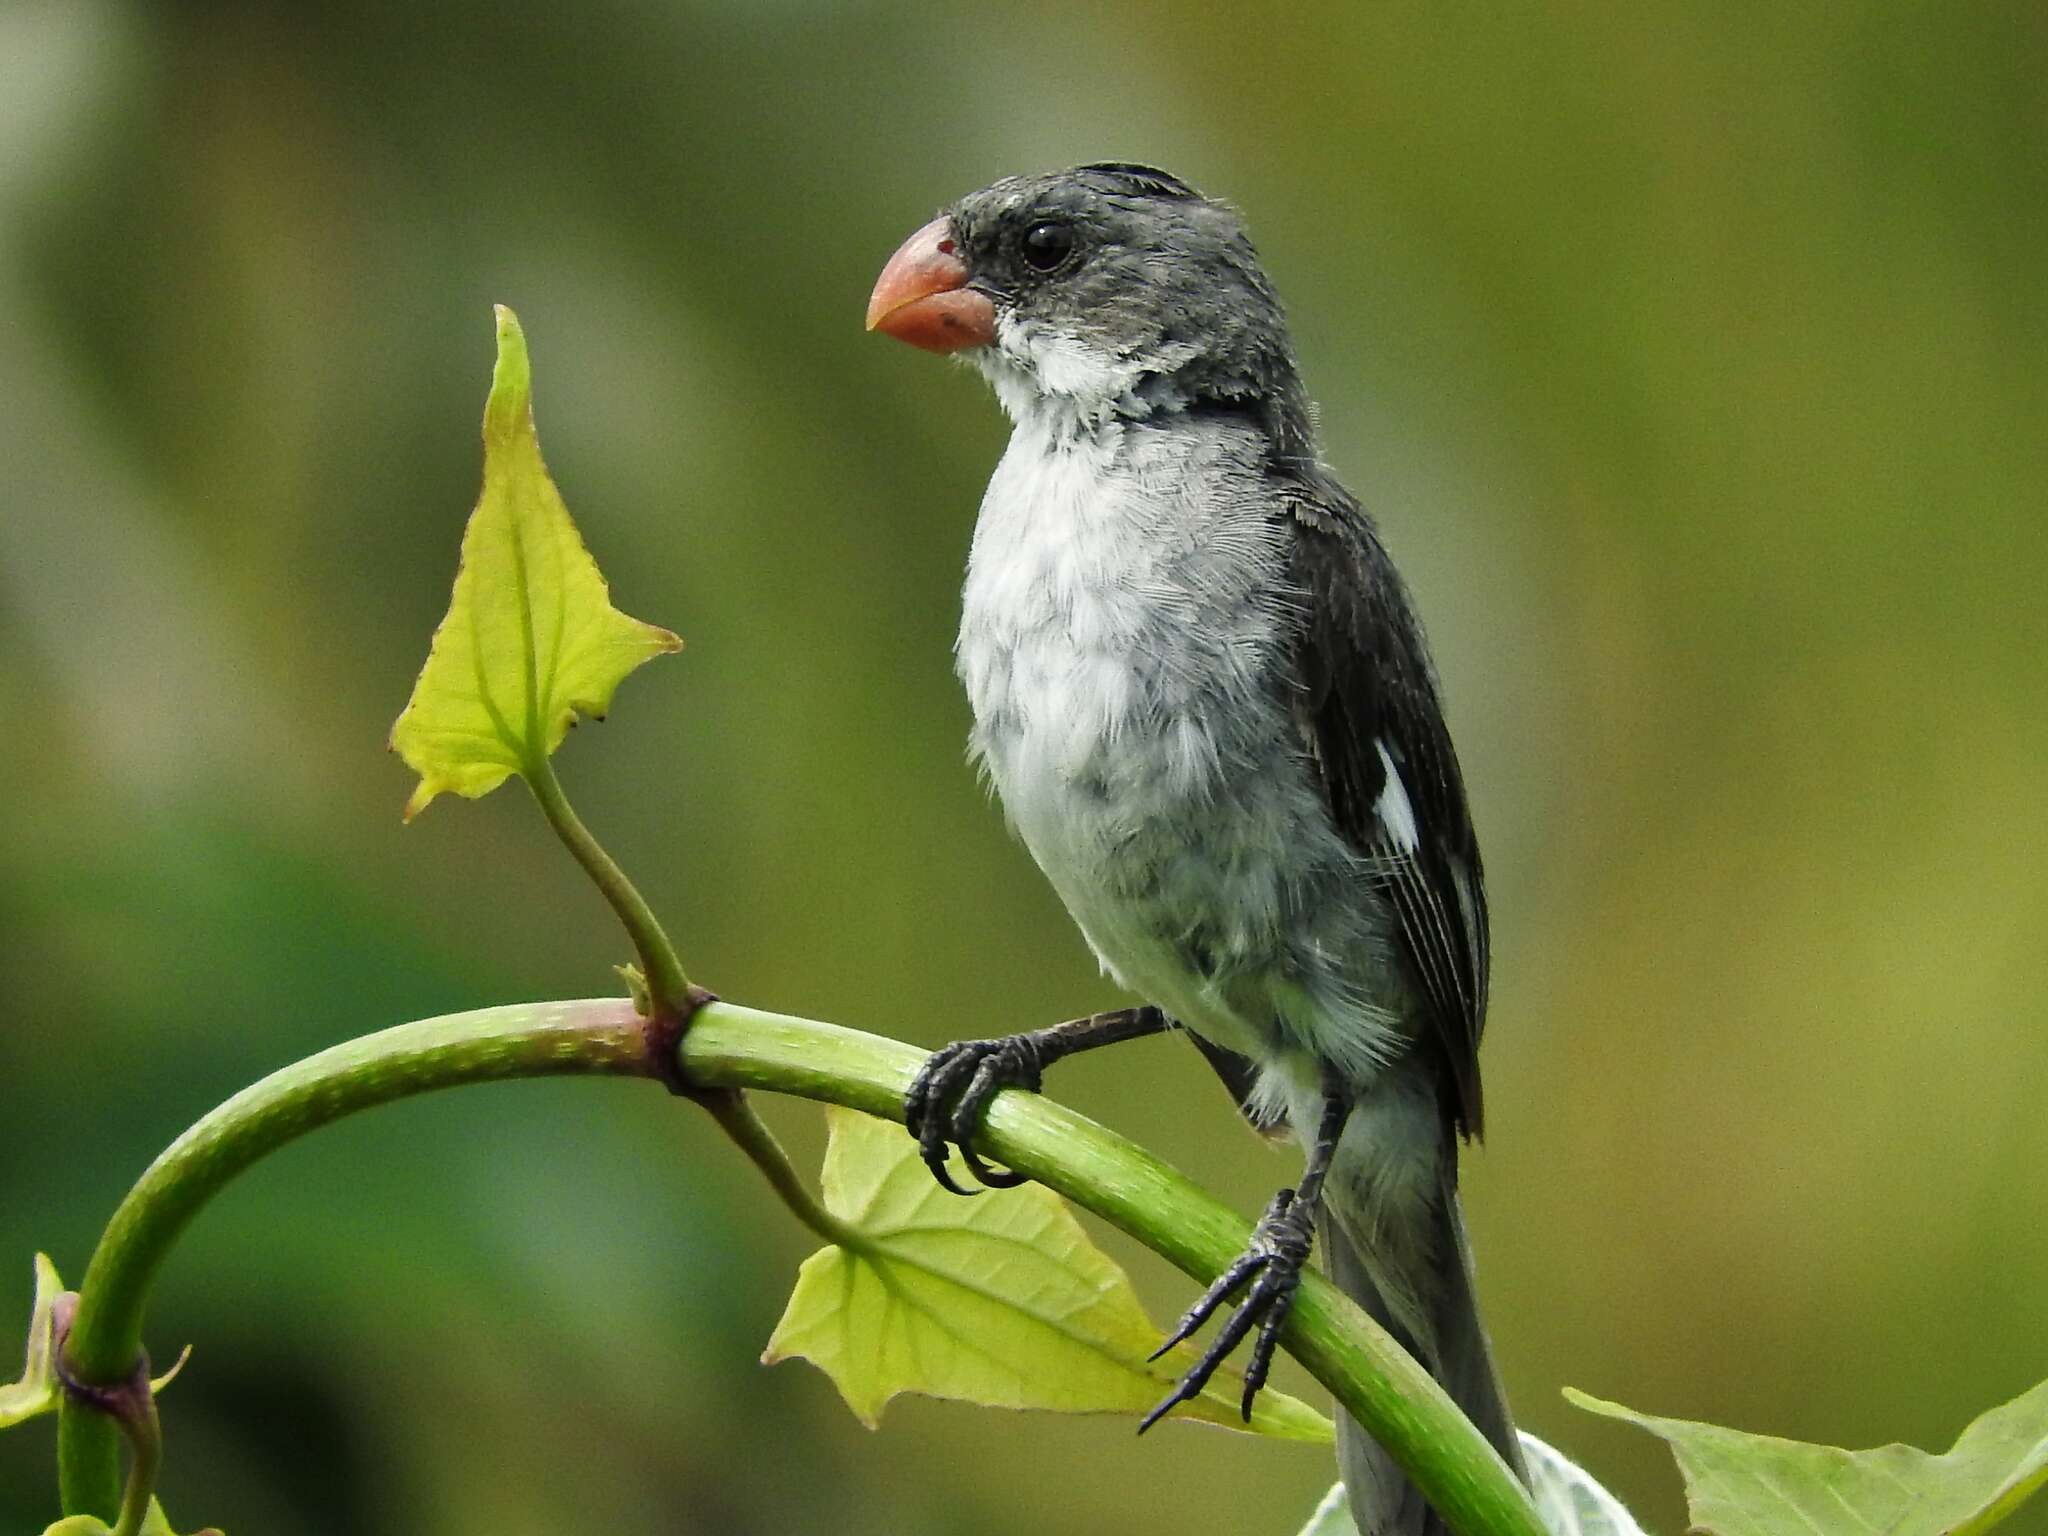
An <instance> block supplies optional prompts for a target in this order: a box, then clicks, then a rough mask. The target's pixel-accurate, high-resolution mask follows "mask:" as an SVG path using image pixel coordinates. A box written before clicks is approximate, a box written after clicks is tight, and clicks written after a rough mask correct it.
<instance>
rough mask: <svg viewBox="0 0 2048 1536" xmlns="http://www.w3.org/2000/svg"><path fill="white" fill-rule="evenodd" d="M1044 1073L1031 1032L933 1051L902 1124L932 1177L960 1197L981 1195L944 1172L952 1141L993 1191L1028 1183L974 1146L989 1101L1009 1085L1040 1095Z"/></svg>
mask: <svg viewBox="0 0 2048 1536" xmlns="http://www.w3.org/2000/svg"><path fill="white" fill-rule="evenodd" d="M1044 1071H1045V1055H1044V1051H1043V1050H1042V1048H1041V1046H1040V1044H1039V1040H1038V1039H1037V1038H1036V1037H1034V1036H1032V1035H1007V1036H1005V1037H1004V1038H1002V1039H1000V1040H956V1041H954V1042H953V1044H951V1045H949V1046H946V1047H945V1048H944V1049H943V1050H937V1051H934V1052H932V1054H931V1057H930V1059H929V1060H927V1061H926V1062H925V1064H924V1067H923V1069H922V1070H921V1071H920V1072H919V1073H918V1074H917V1078H916V1080H915V1081H914V1082H912V1083H911V1085H910V1092H909V1093H907V1094H906V1095H904V1098H903V1123H904V1124H905V1125H906V1126H907V1127H909V1130H910V1134H911V1135H913V1136H915V1137H916V1138H917V1145H918V1149H919V1152H920V1155H922V1156H923V1158H924V1164H925V1166H926V1167H927V1168H929V1169H931V1171H932V1177H933V1178H935V1179H937V1180H938V1181H939V1182H940V1183H941V1184H943V1185H944V1186H945V1187H946V1188H947V1189H950V1190H951V1191H952V1192H953V1193H954V1194H956V1195H978V1194H980V1193H981V1191H980V1190H978V1189H962V1188H961V1187H960V1186H959V1185H958V1184H956V1183H954V1182H953V1176H952V1174H950V1173H949V1172H947V1171H946V1144H947V1143H948V1142H952V1143H953V1144H954V1145H955V1146H957V1147H959V1149H960V1156H961V1158H962V1159H963V1160H964V1161H965V1162H966V1164H967V1171H968V1172H970V1173H972V1174H973V1175H974V1176H975V1178H977V1179H979V1180H980V1181H981V1182H982V1183H983V1184H985V1185H987V1186H988V1187H989V1188H990V1189H1013V1188H1015V1187H1016V1186H1017V1185H1019V1184H1022V1183H1024V1182H1026V1181H1025V1178H1024V1175H1023V1174H1021V1173H1013V1172H1011V1171H1010V1170H1009V1169H1007V1168H993V1167H990V1166H989V1164H987V1163H986V1162H984V1161H983V1160H982V1158H981V1155H980V1154H979V1153H977V1152H976V1151H975V1150H974V1133H975V1132H976V1131H977V1130H979V1129H980V1127H981V1116H982V1111H983V1110H985V1109H987V1108H988V1101H989V1100H990V1099H992V1098H994V1097H995V1096H996V1094H997V1093H999V1092H1000V1091H1002V1090H1003V1089H1005V1088H1029V1089H1030V1090H1031V1091H1032V1092H1033V1093H1036V1092H1037V1091H1038V1089H1039V1087H1040V1086H1041V1084H1042V1082H1043V1078H1044Z"/></svg>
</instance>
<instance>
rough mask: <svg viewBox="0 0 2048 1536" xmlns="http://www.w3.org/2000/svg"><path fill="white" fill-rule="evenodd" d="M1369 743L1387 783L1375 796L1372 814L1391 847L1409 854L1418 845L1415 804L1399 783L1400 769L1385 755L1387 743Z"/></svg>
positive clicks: (1418, 834)
mask: <svg viewBox="0 0 2048 1536" xmlns="http://www.w3.org/2000/svg"><path fill="white" fill-rule="evenodd" d="M1373 745H1374V746H1375V747H1377V748H1378V749H1379V754H1380V762H1381V764H1382V765H1383V766H1384V767H1385V768H1386V770H1387V783H1386V787H1385V788H1383V789H1382V790H1381V791H1380V797H1379V799H1377V800H1375V801H1374V802H1373V807H1372V813H1373V815H1375V816H1377V817H1378V818H1379V822H1380V825H1381V826H1382V827H1384V828H1385V829H1386V833H1387V836H1388V838H1390V839H1391V840H1392V842H1393V844H1394V846H1395V847H1396V848H1398V849H1400V850H1401V851H1402V852H1403V853H1406V854H1411V855H1412V854H1413V853H1414V852H1415V850H1416V849H1417V848H1418V847H1420V846H1421V845H1422V833H1421V829H1420V828H1419V827H1417V826H1416V824H1415V807H1414V805H1413V804H1412V803H1410V801H1409V799H1408V787H1407V786H1406V785H1405V784H1403V783H1402V782H1401V770H1400V769H1398V768H1396V767H1395V766H1394V760H1393V758H1392V757H1390V756H1388V755H1387V744H1386V743H1385V742H1384V741H1378V740H1375V741H1374V742H1373Z"/></svg>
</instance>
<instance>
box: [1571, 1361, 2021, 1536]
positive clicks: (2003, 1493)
mask: <svg viewBox="0 0 2048 1536" xmlns="http://www.w3.org/2000/svg"><path fill="white" fill-rule="evenodd" d="M1565 1396H1566V1397H1568V1398H1570V1399H1571V1400H1572V1401H1573V1402H1574V1403H1576V1404H1578V1405H1579V1407H1581V1408H1584V1409H1586V1410H1587V1411H1588V1412H1591V1413H1599V1414H1605V1415H1606V1416H1607V1417H1608V1418H1610V1419H1620V1420H1622V1421H1623V1422H1624V1423H1629V1424H1635V1425H1638V1426H1640V1427H1641V1428H1643V1429H1647V1430H1648V1431H1649V1432H1650V1433H1651V1434H1653V1435H1657V1436H1659V1437H1660V1438H1662V1439H1663V1440H1665V1441H1666V1442H1668V1443H1669V1445H1670V1446H1671V1450H1672V1453H1673V1454H1674V1455H1675V1456H1676V1457H1677V1458H1678V1469H1679V1471H1680V1472H1681V1473H1682V1474H1684V1477H1685V1498H1686V1506H1687V1509H1688V1511H1689V1513H1690V1515H1691V1518H1692V1527H1693V1529H1694V1530H1695V1531H1701V1532H1706V1533H1709V1536H1812V1533H1813V1532H1815V1531H1827V1532H1831V1533H1832V1532H1837V1531H1839V1532H1841V1533H1842V1536H1876V1533H1879V1532H1882V1533H1883V1536H1977V1533H1978V1532H1981V1531H1988V1530H1990V1529H1991V1528H1992V1527H1993V1526H1994V1525H1997V1524H1998V1523H1999V1522H2000V1521H2001V1520H2003V1519H2004V1518H2005V1517H2006V1516H2007V1515H2009V1514H2011V1513H2012V1512H2013V1510H2015V1509H2016V1508H2018V1507H2019V1505H2020V1504H2022V1503H2023V1502H2025V1500H2026V1499H2027V1498H2028V1496H2029V1495H2031V1494H2033V1493H2035V1492H2037V1491H2038V1490H2039V1489H2040V1487H2041V1485H2042V1484H2043V1483H2044V1482H2048V1381H2044V1382H2042V1383H2041V1384H2040V1385H2039V1386H2037V1387H2035V1388H2034V1389H2033V1390H2032V1391H2029V1392H2023V1393H2021V1394H2020V1396H2018V1397H2016V1398H2014V1399H2013V1400H2012V1401H2011V1402H2009V1403H2006V1404H2005V1405H2004V1406H2002V1407H1998V1408H1993V1409H1992V1410H1991V1411H1990V1412H1988V1413H1985V1414H1983V1415H1981V1416H1980V1417H1978V1419H1977V1420H1976V1421H1975V1422H1974V1423H1972V1424H1971V1425H1970V1427H1969V1428H1968V1429H1965V1430H1964V1431H1963V1433H1962V1435H1961V1437H1960V1438H1958V1439H1957V1441H1956V1443H1955V1445H1954V1446H1953V1447H1952V1448H1950V1449H1949V1450H1948V1451H1947V1452H1945V1453H1944V1454H1942V1455H1940V1456H1935V1455H1930V1454H1929V1453H1928V1452H1926V1451H1922V1450H1917V1449H1915V1448H1914V1447H1913V1446H1910V1445H1881V1446H1878V1447H1877V1448H1876V1449H1874V1450H1868V1451H1845V1450H1841V1449H1839V1448H1838V1447H1835V1446H1832V1445H1808V1444H1805V1443H1803V1442H1801V1441H1798V1440H1780V1439H1778V1438H1776V1437H1775V1436H1772V1435H1751V1434H1745V1433H1743V1432H1742V1431H1741V1430H1739V1429H1723V1428H1722V1427H1721V1426H1720V1425H1718V1424H1696V1423H1693V1422H1691V1421H1690V1420H1687V1419H1661V1418H1658V1417H1656V1416H1655V1415H1654V1414H1648V1413H1637V1412H1636V1411H1635V1410H1634V1409H1633V1408H1624V1407H1622V1406H1621V1405H1620V1404H1618V1403H1608V1402H1602V1401H1601V1400H1600V1399H1599V1398H1597V1397H1588V1396H1587V1395H1586V1394H1585V1393H1583V1392H1575V1391H1573V1390H1572V1389H1571V1388H1569V1387H1567V1388H1566V1389H1565Z"/></svg>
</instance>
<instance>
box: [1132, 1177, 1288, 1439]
mask: <svg viewBox="0 0 2048 1536" xmlns="http://www.w3.org/2000/svg"><path fill="white" fill-rule="evenodd" d="M1314 1205H1315V1202H1314V1201H1313V1200H1298V1199H1296V1198H1295V1194H1294V1191H1293V1190H1291V1189H1283V1190H1281V1191H1280V1193H1279V1194H1277V1195H1275V1196H1274V1197H1273V1203H1272V1204H1271V1205H1269V1206H1267V1207H1266V1214H1265V1215H1263V1216H1261V1217H1260V1218H1259V1224H1258V1225H1257V1226H1256V1227H1254V1228H1253V1229H1252V1240H1251V1244H1250V1246H1248V1247H1247V1248H1246V1249H1245V1251H1244V1252H1243V1253H1242V1254H1241V1255H1239V1256H1238V1258H1237V1259H1236V1260H1235V1261H1234V1262H1233V1263H1232V1264H1231V1266H1230V1268H1228V1269H1226V1270H1225V1271H1223V1273H1222V1274H1220V1275H1218V1276H1217V1277H1216V1283H1215V1284H1214V1285H1212V1286H1210V1287H1209V1289H1208V1290H1207V1291H1205V1292H1203V1293H1202V1299H1201V1300H1199V1301H1197V1302H1196V1303H1195V1304H1194V1305H1193V1306H1192V1307H1189V1308H1188V1310H1187V1315H1186V1316H1184V1317H1182V1318H1181V1320H1180V1322H1179V1323H1178V1324H1177V1325H1176V1326H1175V1328H1174V1330H1173V1332H1172V1333H1170V1334H1168V1335H1167V1338H1166V1342H1165V1343H1163V1344H1161V1345H1160V1346H1159V1348H1158V1349H1157V1350H1155V1351H1153V1354H1152V1358H1153V1359H1154V1360H1157V1359H1158V1358H1159V1357H1160V1356H1161V1355H1163V1354H1165V1353H1166V1352H1167V1351H1168V1350H1169V1349H1171V1348H1173V1346H1174V1345H1176V1344H1178V1343H1180V1342H1181V1341H1182V1340H1183V1339H1185V1338H1187V1337H1188V1336H1189V1335H1190V1334H1192V1333H1193V1332H1194V1331H1195V1330H1196V1329H1197V1328H1199V1327H1201V1326H1202V1324H1203V1323H1205V1322H1207V1321H1208V1320H1209V1317H1210V1315H1211V1314H1212V1313H1214V1312H1215V1311H1216V1310H1217V1309H1218V1308H1219V1307H1221V1306H1222V1305H1223V1304H1224V1303H1225V1302H1226V1301H1228V1300H1229V1299H1230V1298H1231V1297H1232V1296H1233V1295H1234V1294H1236V1292H1237V1291H1238V1290H1239V1289H1240V1288H1242V1287H1243V1286H1244V1285H1245V1284H1246V1283H1247V1282H1249V1283H1250V1286H1251V1289H1250V1290H1248V1291H1246V1292H1245V1297H1244V1300H1243V1301H1241V1302H1239V1303H1238V1307H1237V1310H1236V1311H1235V1312H1233V1313H1231V1314H1230V1319H1229V1321H1228V1322H1226V1323H1224V1325H1223V1327H1222V1328H1221V1329H1220V1330H1219V1331H1218V1332H1217V1334H1216V1337H1215V1338H1214V1339H1213V1340H1211V1341H1210V1344H1209V1347H1208V1349H1206V1350H1204V1351H1203V1353H1202V1358H1201V1359H1199V1360H1197V1361H1196V1362H1195V1363H1194V1365H1193V1367H1192V1368H1191V1369H1190V1370H1189V1371H1188V1373H1187V1374H1186V1375H1185V1376H1183V1377H1181V1379H1180V1385H1179V1386H1177V1387H1175V1388H1174V1389H1173V1391H1172V1392H1171V1393H1169V1394H1168V1395H1167V1397H1166V1399H1165V1400H1164V1401H1163V1402H1161V1403H1160V1404H1159V1406H1158V1407H1156V1408H1154V1409H1153V1410H1152V1411H1151V1412H1150V1413H1148V1414H1146V1415H1145V1419H1144V1422H1143V1423H1141V1424H1140V1425H1139V1426H1138V1433H1139V1434H1141V1435H1142V1434H1143V1433H1145V1431H1146V1430H1148V1429H1150V1428H1151V1427H1152V1426H1153V1425H1154V1424H1157V1423H1158V1422H1159V1421H1160V1420H1161V1419H1162V1418H1164V1417H1165V1416H1166V1415H1167V1413H1168V1412H1169V1411H1170V1410H1171V1409H1172V1408H1173V1407H1174V1405H1175V1404H1177V1403H1185V1402H1188V1401H1190V1400H1191V1399H1192V1398H1194V1397H1195V1395H1196V1394H1197V1393H1199V1392H1200V1391H1201V1390H1202V1388H1203V1387H1205V1386H1207V1385H1208V1384H1209V1378H1210V1377H1211V1376H1213V1375H1215V1374H1216V1368H1217V1367H1218V1366H1219V1365H1221V1364H1222V1363H1223V1362H1224V1360H1225V1359H1226V1358H1228V1356H1229V1354H1230V1352H1231V1351H1232V1350H1234V1349H1236V1348H1237V1346H1238V1345H1239V1344H1241V1343H1243V1342H1244V1336H1245V1335H1246V1334H1248V1333H1250V1332H1251V1331H1252V1329H1253V1328H1254V1327H1256V1328H1257V1329H1258V1330H1259V1333H1258V1337H1257V1338H1256V1339H1254V1340H1253V1341H1252V1357H1251V1359H1250V1361H1249V1362H1248V1363H1247V1364H1246V1365H1245V1371H1244V1401H1243V1403H1242V1405H1241V1412H1242V1413H1243V1414H1244V1417H1245V1420H1246V1422H1250V1420H1251V1416H1252V1400H1253V1399H1254V1398H1256V1397H1257V1396H1258V1395H1259V1388H1261V1387H1263V1386H1264V1385H1265V1384H1266V1373H1267V1372H1268V1371H1269V1370H1271V1369H1272V1366H1273V1351H1274V1350H1275V1349H1276V1348H1278V1347H1279V1343H1280V1329H1281V1328H1282V1327H1283V1326H1284V1325H1285V1324H1286V1322H1287V1314H1288V1312H1289V1311H1290V1310H1291V1309H1292V1308H1293V1306H1294V1293H1295V1291H1296V1290H1297V1289H1298V1288H1299V1287H1300V1285H1301V1270H1302V1266H1303V1265H1304V1264H1306V1263H1307V1262H1308V1254H1309V1249H1310V1247H1311V1246H1312V1245H1313V1244H1314V1242H1315V1209H1314Z"/></svg>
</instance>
